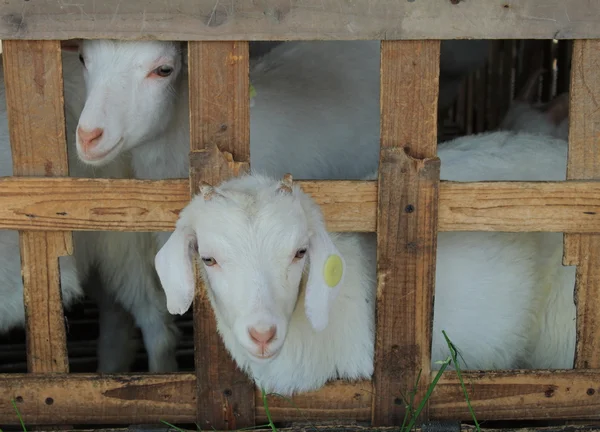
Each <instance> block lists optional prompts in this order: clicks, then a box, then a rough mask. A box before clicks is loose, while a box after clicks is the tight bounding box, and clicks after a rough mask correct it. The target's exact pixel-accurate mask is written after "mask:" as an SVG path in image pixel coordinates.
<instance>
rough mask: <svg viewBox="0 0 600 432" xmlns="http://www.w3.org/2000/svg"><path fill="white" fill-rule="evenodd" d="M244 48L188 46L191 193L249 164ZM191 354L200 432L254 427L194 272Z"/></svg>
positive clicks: (247, 391) (243, 384)
mask: <svg viewBox="0 0 600 432" xmlns="http://www.w3.org/2000/svg"><path fill="white" fill-rule="evenodd" d="M248 54H249V52H248V42H190V43H189V45H188V57H189V75H190V83H189V91H190V140H191V142H190V145H191V154H190V192H191V193H192V194H195V193H196V192H197V189H198V187H199V186H200V181H201V180H203V181H206V182H209V183H211V184H218V183H219V182H220V181H222V180H225V179H226V178H228V177H230V176H233V175H237V174H239V173H240V172H244V171H246V170H247V169H248V168H249V160H250V107H249V100H250V99H249V88H248V87H249V81H248V68H249V63H248V62H249V58H248ZM196 281H197V283H196V285H197V288H196V298H195V300H194V335H195V341H194V347H195V349H194V352H195V364H196V376H197V378H198V382H197V400H196V407H197V422H198V424H199V425H200V427H201V428H202V429H207V428H208V429H211V428H214V429H217V430H219V429H222V430H232V429H238V428H244V427H249V426H254V385H253V384H252V383H251V382H250V380H249V379H248V378H247V377H246V376H245V375H244V374H243V373H242V372H241V371H240V370H239V369H238V368H237V365H236V364H235V362H234V361H233V359H232V358H231V356H230V355H229V353H228V352H227V350H226V349H225V345H224V344H223V341H222V340H221V338H220V336H219V335H218V333H217V324H216V320H215V317H214V313H213V310H212V307H211V304H210V300H209V299H208V296H207V295H206V288H205V287H204V284H203V283H202V278H201V277H200V275H199V274H198V272H197V277H196Z"/></svg>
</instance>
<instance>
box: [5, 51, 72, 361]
mask: <svg viewBox="0 0 600 432" xmlns="http://www.w3.org/2000/svg"><path fill="white" fill-rule="evenodd" d="M3 51H4V52H3V54H2V57H3V62H4V74H5V81H6V102H7V108H8V124H9V130H10V141H11V146H12V153H13V168H14V175H16V176H46V177H50V176H66V175H68V162H67V146H66V139H65V118H64V109H63V105H64V101H63V82H62V62H61V50H60V42H58V41H12V40H6V41H3ZM20 245H21V261H22V263H21V264H22V269H23V270H22V273H23V283H24V303H25V311H26V329H27V367H28V370H29V372H68V369H69V363H68V357H67V347H66V335H65V322H64V316H63V307H62V301H61V292H60V273H59V267H58V257H59V256H64V255H67V254H71V253H72V248H73V245H72V236H71V233H70V232H68V233H67V232H20Z"/></svg>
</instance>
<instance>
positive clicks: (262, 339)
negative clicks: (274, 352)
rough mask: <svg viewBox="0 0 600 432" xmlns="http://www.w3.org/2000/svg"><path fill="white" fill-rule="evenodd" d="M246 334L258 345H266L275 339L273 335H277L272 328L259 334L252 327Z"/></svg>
mask: <svg viewBox="0 0 600 432" xmlns="http://www.w3.org/2000/svg"><path fill="white" fill-rule="evenodd" d="M248 333H249V334H250V337H251V338H252V340H253V341H254V342H256V343H257V344H259V345H266V344H268V343H269V342H271V341H272V340H273V339H274V338H275V334H276V333H277V328H276V327H275V326H272V327H271V328H270V329H269V330H267V331H265V332H259V331H258V330H256V329H255V328H254V327H250V329H248Z"/></svg>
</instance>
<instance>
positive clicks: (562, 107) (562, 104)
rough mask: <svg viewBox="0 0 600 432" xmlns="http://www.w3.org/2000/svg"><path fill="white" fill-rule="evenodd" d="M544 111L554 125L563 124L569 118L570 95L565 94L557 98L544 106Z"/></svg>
mask: <svg viewBox="0 0 600 432" xmlns="http://www.w3.org/2000/svg"><path fill="white" fill-rule="evenodd" d="M543 111H544V113H545V114H546V117H547V118H548V120H550V121H551V122H552V123H553V124H555V125H559V124H561V123H562V121H563V120H564V119H566V118H567V117H568V116H569V93H568V92H565V93H562V94H560V95H558V96H556V97H555V98H554V100H552V101H551V102H548V103H547V104H546V105H545V106H544V108H543Z"/></svg>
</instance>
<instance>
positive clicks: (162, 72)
mask: <svg viewBox="0 0 600 432" xmlns="http://www.w3.org/2000/svg"><path fill="white" fill-rule="evenodd" d="M152 72H153V73H155V74H156V75H158V76H159V77H162V78H165V77H168V76H169V75H171V74H172V73H173V68H172V67H171V66H167V65H162V66H159V67H157V68H156V69H154V70H153V71H152Z"/></svg>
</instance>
